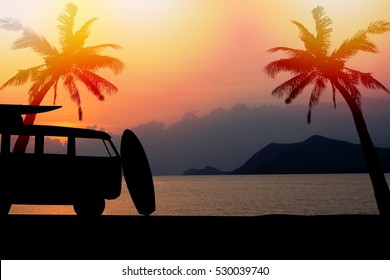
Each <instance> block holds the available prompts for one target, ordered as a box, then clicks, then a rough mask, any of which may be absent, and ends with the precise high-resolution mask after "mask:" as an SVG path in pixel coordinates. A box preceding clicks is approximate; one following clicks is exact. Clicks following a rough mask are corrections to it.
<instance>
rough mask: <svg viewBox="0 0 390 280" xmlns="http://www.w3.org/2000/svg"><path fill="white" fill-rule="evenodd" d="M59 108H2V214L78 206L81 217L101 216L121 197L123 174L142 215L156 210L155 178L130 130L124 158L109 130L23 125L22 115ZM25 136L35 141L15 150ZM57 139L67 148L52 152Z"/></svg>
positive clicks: (125, 134) (125, 136) (124, 142)
mask: <svg viewBox="0 0 390 280" xmlns="http://www.w3.org/2000/svg"><path fill="white" fill-rule="evenodd" d="M58 108H61V106H30V105H14V104H0V135H1V144H0V213H1V214H2V215H7V214H8V213H9V211H10V209H11V206H12V204H41V205H73V208H74V211H75V213H76V214H77V215H79V216H83V217H92V216H100V215H102V214H103V212H104V209H105V200H106V199H116V198H118V197H119V195H120V193H121V188H122V187H121V186H122V174H124V176H125V180H126V183H127V186H128V190H129V192H130V195H131V197H132V199H133V202H134V204H135V206H136V208H137V210H138V212H139V213H140V214H142V215H150V214H151V213H152V212H154V211H155V197H154V186H153V179H152V175H151V171H150V168H149V163H148V161H147V158H146V154H145V152H144V150H143V147H142V145H141V142H140V141H139V140H138V138H137V136H136V135H135V134H134V133H133V132H132V131H131V130H129V129H126V130H125V131H124V132H123V135H122V139H121V150H120V152H121V154H122V156H121V154H120V152H119V151H118V150H117V148H116V147H115V145H114V143H113V142H112V139H111V136H110V135H109V134H108V133H106V132H104V131H98V130H94V129H86V128H74V127H64V126H49V125H35V124H34V125H25V124H23V120H22V116H21V115H23V114H30V113H42V112H47V111H51V110H56V109H58ZM20 135H24V136H29V137H30V141H29V149H27V150H26V152H25V153H16V152H13V150H12V147H11V146H12V144H13V142H15V139H16V138H17V137H19V136H20ZM52 139H57V140H58V141H60V140H61V143H64V145H63V147H64V150H63V151H58V150H50V147H49V145H48V144H49V143H50V140H52ZM59 139H60V140H59ZM99 145H100V150H99V151H97V150H96V147H98V146H99ZM88 146H93V147H94V152H95V154H85V153H84V152H85V149H84V150H83V149H82V147H84V148H85V147H88Z"/></svg>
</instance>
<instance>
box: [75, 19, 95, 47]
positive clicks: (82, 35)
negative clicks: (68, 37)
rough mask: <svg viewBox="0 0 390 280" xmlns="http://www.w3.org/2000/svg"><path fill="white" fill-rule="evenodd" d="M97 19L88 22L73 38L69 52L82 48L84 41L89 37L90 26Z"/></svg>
mask: <svg viewBox="0 0 390 280" xmlns="http://www.w3.org/2000/svg"><path fill="white" fill-rule="evenodd" d="M96 20H97V18H92V19H90V20H88V21H87V22H86V23H85V24H84V25H83V26H82V27H81V28H80V29H79V30H78V31H77V32H76V33H75V34H74V36H73V38H72V43H71V48H70V49H71V51H72V52H73V51H76V50H78V49H80V48H82V47H83V46H84V44H85V40H86V39H87V38H88V37H89V35H90V27H91V24H92V23H93V22H94V21H96Z"/></svg>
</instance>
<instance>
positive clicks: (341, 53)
mask: <svg viewBox="0 0 390 280" xmlns="http://www.w3.org/2000/svg"><path fill="white" fill-rule="evenodd" d="M359 51H363V52H371V53H376V52H378V50H377V48H376V46H375V44H374V43H372V42H371V41H370V40H368V38H367V32H366V31H364V30H360V31H358V32H357V33H356V34H355V35H354V36H353V37H352V38H351V39H347V40H345V41H344V42H343V43H342V44H341V45H340V47H339V48H338V49H336V50H335V51H334V52H333V53H332V57H334V58H341V59H345V58H349V57H351V56H353V55H355V54H356V53H357V52H359Z"/></svg>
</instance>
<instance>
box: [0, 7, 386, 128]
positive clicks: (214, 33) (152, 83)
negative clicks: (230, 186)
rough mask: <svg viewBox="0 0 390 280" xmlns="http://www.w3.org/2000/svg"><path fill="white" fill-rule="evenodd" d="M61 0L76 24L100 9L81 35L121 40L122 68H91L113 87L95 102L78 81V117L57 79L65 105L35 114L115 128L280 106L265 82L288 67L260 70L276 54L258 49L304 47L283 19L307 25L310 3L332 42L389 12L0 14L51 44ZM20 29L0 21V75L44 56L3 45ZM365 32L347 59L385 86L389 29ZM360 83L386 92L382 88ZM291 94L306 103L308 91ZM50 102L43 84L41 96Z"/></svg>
mask: <svg viewBox="0 0 390 280" xmlns="http://www.w3.org/2000/svg"><path fill="white" fill-rule="evenodd" d="M68 2H72V3H73V4H75V5H76V6H77V7H78V14H77V16H76V23H75V29H76V30H77V29H78V28H79V27H81V25H82V24H83V23H84V22H86V21H87V20H89V19H91V18H93V17H98V20H97V21H96V22H94V23H93V25H92V28H91V35H90V37H89V39H88V40H87V42H86V45H87V46H88V45H98V44H102V43H112V44H117V45H119V46H121V47H122V49H120V50H109V51H107V52H105V54H108V55H111V56H113V57H116V58H118V59H120V60H122V61H123V62H124V63H125V64H126V69H125V71H123V72H122V73H121V74H119V75H117V76H115V75H113V74H112V73H111V72H107V73H106V72H99V73H100V74H101V75H102V76H103V77H105V78H107V79H108V80H109V81H111V82H112V83H113V84H115V85H116V86H117V87H118V89H119V91H118V92H117V93H116V94H114V95H112V96H106V99H105V101H103V102H102V101H99V100H97V99H96V98H95V97H94V96H92V94H91V93H90V92H88V91H87V90H86V89H85V88H83V86H81V85H80V90H81V102H82V103H81V105H82V107H83V111H84V120H83V121H82V122H80V121H78V115H77V106H76V104H74V103H72V102H71V101H70V98H69V96H68V93H67V92H66V91H65V90H64V89H62V88H61V87H60V88H59V93H58V98H57V102H56V105H62V106H63V108H62V109H60V110H57V111H55V112H51V113H46V114H42V115H40V116H38V118H37V121H36V122H37V123H39V122H42V123H50V124H60V125H72V126H79V127H85V126H94V125H96V127H98V128H104V129H105V130H106V131H108V132H111V133H117V134H118V133H121V132H122V131H123V129H124V128H131V127H134V126H137V125H139V124H143V123H148V122H151V121H153V120H157V121H159V122H164V123H165V124H166V125H170V124H172V123H174V122H175V121H177V120H179V119H181V118H182V116H183V115H184V114H185V113H187V112H194V113H196V114H197V115H200V116H201V115H204V114H207V113H209V112H210V111H211V110H213V109H214V108H217V107H222V108H231V107H232V106H234V105H235V104H237V103H241V104H247V105H248V106H254V107H255V106H261V105H267V104H273V105H280V106H285V105H284V101H283V99H277V98H275V97H273V96H272V95H271V91H272V89H273V88H275V87H276V86H277V85H279V84H280V83H281V82H282V81H284V80H285V79H286V78H287V77H289V75H280V76H279V77H278V78H276V79H271V78H269V77H268V76H267V75H266V74H265V72H264V71H263V68H264V66H265V65H266V64H267V63H269V62H271V61H273V60H276V59H278V58H279V57H280V56H279V54H270V53H267V52H266V51H267V49H269V48H272V47H276V46H288V47H293V48H303V45H302V42H301V41H300V40H299V38H298V30H297V28H296V26H295V25H293V24H292V23H291V20H296V21H299V22H301V23H302V24H304V25H305V26H306V27H307V28H308V29H309V30H310V31H312V32H314V21H313V19H312V14H311V10H312V9H313V8H315V7H316V6H317V5H320V6H323V7H324V8H325V11H326V14H327V15H328V16H329V17H330V18H331V19H332V20H333V25H332V27H333V30H334V31H333V33H332V37H331V38H332V49H334V48H335V47H337V46H339V44H340V43H341V42H342V41H343V40H344V39H347V38H350V37H352V36H353V35H354V34H355V33H356V32H357V31H358V30H360V29H365V28H366V27H367V26H368V24H369V23H370V22H372V21H374V20H379V19H383V20H387V21H389V20H390V1H389V0H360V1H355V0H343V1H340V0H328V1H325V0H322V1H320V0H316V1H312V0H288V1H287V0H272V1H271V0H270V1H268V0H245V1H242V0H221V1H210V0H110V1H108V0H74V1H69V0H56V1H52V0H34V1H31V0H0V18H4V17H13V18H17V19H19V20H20V21H21V22H22V24H23V25H24V26H29V27H31V28H32V29H33V30H34V31H35V32H37V33H38V34H40V35H42V36H44V37H46V39H48V41H49V42H50V43H51V44H53V45H55V46H58V29H57V24H58V20H57V17H58V15H59V14H61V13H62V12H63V11H64V8H65V4H66V3H68ZM19 36H20V33H18V32H15V31H7V30H3V29H0V38H1V39H0V42H1V43H0V63H1V66H2V67H1V70H0V84H1V85H3V84H4V83H5V82H6V81H7V80H8V79H9V78H11V77H12V76H13V75H15V74H16V71H17V69H27V68H30V67H32V66H36V65H40V64H42V63H43V60H42V58H41V57H40V56H39V55H38V54H36V53H34V52H33V51H32V50H30V49H25V50H12V49H11V46H12V43H13V42H14V41H15V40H16V39H18V38H19ZM370 39H372V41H373V42H374V43H375V44H376V45H377V46H378V48H379V51H380V53H378V54H370V53H360V54H358V55H357V56H355V57H354V58H353V59H352V60H351V61H350V62H349V63H348V64H347V65H348V66H349V67H350V68H355V69H358V70H361V71H363V72H371V73H373V76H374V77H375V78H376V79H378V80H379V81H381V82H382V83H383V84H384V85H385V86H386V87H388V88H390V75H389V64H390V32H387V33H385V34H381V35H377V36H372V37H370ZM30 86H31V84H30V83H28V84H26V85H25V86H18V87H8V88H5V89H4V90H2V91H1V92H0V103H13V104H27V102H28V99H27V91H28V88H29V87H30ZM362 92H363V94H364V95H366V94H367V95H370V96H382V97H388V96H386V94H385V93H383V92H380V94H376V93H375V92H372V91H368V90H365V89H364V90H362ZM389 98H390V97H389ZM327 100H328V101H329V100H330V99H329V98H324V99H323V101H327ZM339 100H340V102H342V101H341V98H340V99H339ZM295 103H296V104H298V103H303V104H307V103H308V92H307V93H306V94H303V95H302V96H301V97H299V98H298V99H297V100H296V101H295ZM52 104H53V91H50V92H49V94H48V95H47V96H46V98H45V99H44V101H43V103H42V105H52Z"/></svg>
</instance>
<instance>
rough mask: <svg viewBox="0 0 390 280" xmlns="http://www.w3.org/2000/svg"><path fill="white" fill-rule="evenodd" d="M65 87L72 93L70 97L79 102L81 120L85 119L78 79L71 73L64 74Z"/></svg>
mask: <svg viewBox="0 0 390 280" xmlns="http://www.w3.org/2000/svg"><path fill="white" fill-rule="evenodd" d="M63 81H64V87H65V88H66V90H67V91H68V93H69V95H70V99H71V100H72V101H73V102H75V103H76V104H77V107H78V115H79V120H80V121H81V120H82V119H83V111H82V109H81V99H80V92H79V89H78V88H77V85H76V81H75V79H74V77H73V75H72V74H71V73H68V74H66V75H64V76H63Z"/></svg>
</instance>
